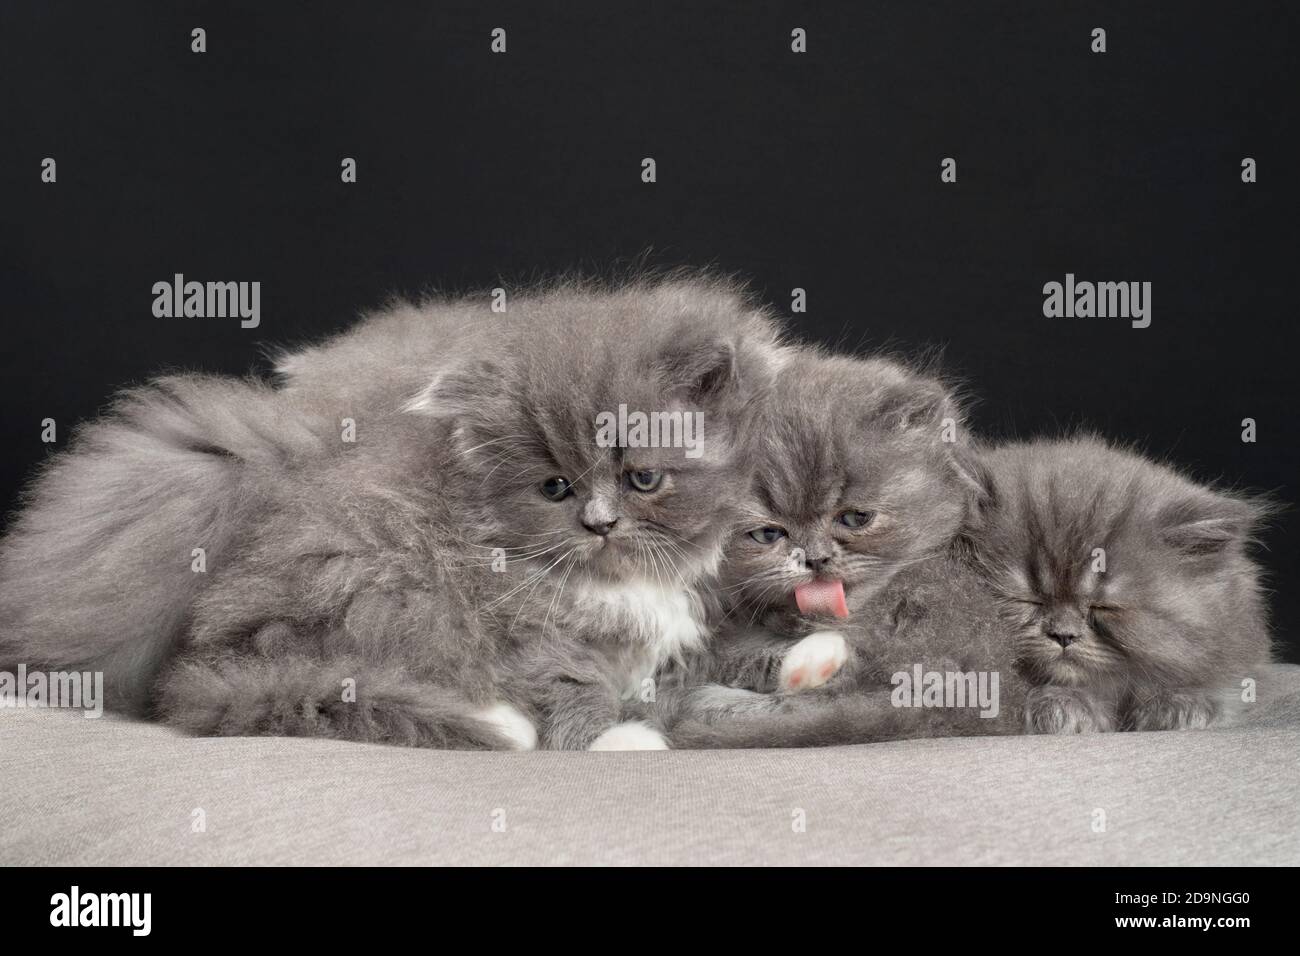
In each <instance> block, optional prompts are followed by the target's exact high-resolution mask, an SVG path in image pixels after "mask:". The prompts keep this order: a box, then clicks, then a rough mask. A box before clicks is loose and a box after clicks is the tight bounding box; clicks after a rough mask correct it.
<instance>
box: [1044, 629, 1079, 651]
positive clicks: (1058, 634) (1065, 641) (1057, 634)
mask: <svg viewBox="0 0 1300 956" xmlns="http://www.w3.org/2000/svg"><path fill="white" fill-rule="evenodd" d="M1047 636H1048V637H1050V638H1051V639H1052V640H1054V641H1056V643H1058V644H1060V645H1061V647H1062V648H1066V647H1069V646H1070V645H1071V644H1073V643H1074V642H1075V641H1077V640H1078V639H1079V638H1080V637H1081V636H1082V635H1080V634H1070V633H1067V632H1065V631H1048V632H1047Z"/></svg>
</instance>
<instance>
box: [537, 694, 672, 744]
mask: <svg viewBox="0 0 1300 956" xmlns="http://www.w3.org/2000/svg"><path fill="white" fill-rule="evenodd" d="M622 710H623V708H622V704H621V702H620V701H619V700H618V698H617V696H616V695H615V694H614V692H613V691H612V690H611V689H610V688H609V687H608V686H607V685H606V684H605V683H604V682H600V681H597V682H592V683H584V682H580V681H577V680H573V679H571V678H565V679H560V680H555V681H553V682H551V683H550V685H549V686H548V688H547V693H546V703H545V706H544V712H545V717H544V719H543V728H542V741H543V745H544V746H545V747H546V749H548V750H667V749H668V741H667V739H666V738H665V737H664V735H663V734H662V733H660V732H659V730H658V729H657V728H656V727H654V726H652V725H651V724H650V723H648V722H646V721H641V720H623V719H622V716H623V715H622Z"/></svg>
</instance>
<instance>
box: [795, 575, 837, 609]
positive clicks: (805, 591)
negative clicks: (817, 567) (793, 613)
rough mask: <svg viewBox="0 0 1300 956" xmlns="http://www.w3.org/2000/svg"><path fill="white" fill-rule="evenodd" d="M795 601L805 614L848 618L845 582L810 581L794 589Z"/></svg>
mask: <svg viewBox="0 0 1300 956" xmlns="http://www.w3.org/2000/svg"><path fill="white" fill-rule="evenodd" d="M794 601H795V603H796V604H798V605H799V611H800V612H801V613H803V614H829V615H831V616H833V617H848V616H849V606H848V604H847V603H845V601H844V582H843V581H809V582H808V583H807V584H801V585H799V586H798V587H797V588H795V589H794Z"/></svg>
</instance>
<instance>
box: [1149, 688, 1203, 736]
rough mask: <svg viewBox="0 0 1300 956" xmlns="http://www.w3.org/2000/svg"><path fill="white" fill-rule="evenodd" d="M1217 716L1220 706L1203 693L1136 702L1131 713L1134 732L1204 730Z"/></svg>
mask: <svg viewBox="0 0 1300 956" xmlns="http://www.w3.org/2000/svg"><path fill="white" fill-rule="evenodd" d="M1217 716H1218V707H1216V706H1215V704H1214V701H1212V700H1211V699H1210V698H1208V697H1207V696H1205V695H1204V694H1200V693H1196V692H1190V693H1189V692H1185V691H1172V692H1165V693H1160V694H1157V695H1155V696H1154V697H1149V698H1146V699H1145V700H1140V701H1135V702H1134V703H1133V704H1132V705H1131V706H1130V707H1129V712H1128V720H1127V724H1128V726H1129V727H1130V728H1131V729H1132V730H1204V729H1205V728H1206V727H1208V726H1210V724H1212V723H1213V722H1214V719H1215V717H1217Z"/></svg>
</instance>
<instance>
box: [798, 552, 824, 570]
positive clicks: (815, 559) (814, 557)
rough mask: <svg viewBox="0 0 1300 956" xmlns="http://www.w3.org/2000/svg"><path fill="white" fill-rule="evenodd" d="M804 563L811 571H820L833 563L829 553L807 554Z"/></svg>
mask: <svg viewBox="0 0 1300 956" xmlns="http://www.w3.org/2000/svg"><path fill="white" fill-rule="evenodd" d="M803 563H804V567H806V568H807V569H808V570H809V571H820V570H821V569H822V568H824V567H826V565H828V564H830V563H831V556H830V555H829V554H805V555H804V556H803Z"/></svg>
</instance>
